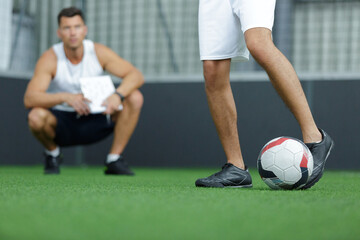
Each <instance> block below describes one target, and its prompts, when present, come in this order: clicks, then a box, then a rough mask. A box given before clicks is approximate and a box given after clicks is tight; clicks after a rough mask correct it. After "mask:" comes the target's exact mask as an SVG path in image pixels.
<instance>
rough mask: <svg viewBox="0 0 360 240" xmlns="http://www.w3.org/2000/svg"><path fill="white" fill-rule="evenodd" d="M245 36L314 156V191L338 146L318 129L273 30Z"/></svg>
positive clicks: (251, 31) (257, 30) (311, 182)
mask: <svg viewBox="0 0 360 240" xmlns="http://www.w3.org/2000/svg"><path fill="white" fill-rule="evenodd" d="M244 35H245V40H246V44H247V47H248V49H249V51H250V53H251V55H252V56H253V57H254V58H255V60H256V61H257V62H258V63H259V64H260V65H261V66H262V67H263V68H264V70H265V71H266V72H267V74H268V75H269V78H270V80H271V83H272V84H273V86H274V88H275V89H276V91H277V92H278V94H279V95H280V96H281V98H282V99H283V101H284V102H285V104H286V105H287V106H288V107H289V109H290V111H291V112H292V113H293V114H294V116H295V118H296V120H297V122H298V123H299V126H300V128H301V132H302V135H303V140H304V142H305V143H307V146H308V147H309V149H310V151H311V153H312V155H313V158H314V169H313V173H312V175H311V176H310V178H309V180H308V182H307V183H306V185H305V186H304V187H303V189H307V188H310V187H312V186H313V185H314V184H315V183H316V182H318V181H319V180H320V178H321V177H322V174H323V171H324V167H325V163H326V159H327V157H328V156H329V154H330V151H331V149H332V148H333V145H334V143H333V141H332V139H331V138H330V136H329V135H328V134H327V133H326V132H325V131H323V130H319V129H318V127H317V126H316V124H315V121H314V119H313V116H312V114H311V111H310V107H309V105H308V102H307V100H306V97H305V94H304V91H303V89H302V86H301V84H300V81H299V79H298V77H297V75H296V72H295V70H294V68H293V66H292V65H291V64H290V62H289V61H288V60H287V58H286V57H285V56H284V55H283V54H282V53H281V52H280V51H279V50H278V49H277V48H276V47H275V45H274V44H273V41H272V38H271V31H270V30H269V29H267V28H251V29H248V30H247V31H245V34H244Z"/></svg>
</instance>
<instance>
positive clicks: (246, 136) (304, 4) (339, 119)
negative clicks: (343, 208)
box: [0, 0, 360, 168]
mask: <svg viewBox="0 0 360 240" xmlns="http://www.w3.org/2000/svg"><path fill="white" fill-rule="evenodd" d="M69 6H77V7H79V8H81V9H83V11H84V13H85V17H86V24H87V25H88V28H89V33H88V38H89V39H92V40H94V41H96V42H100V43H103V44H105V45H107V46H109V47H111V48H112V49H113V50H114V51H115V52H117V53H118V54H119V55H120V56H122V57H123V58H125V59H127V60H129V61H130V62H132V63H133V64H134V65H135V66H136V67H138V68H139V69H140V70H141V71H142V72H143V73H144V75H145V78H146V82H147V84H146V85H145V86H144V87H143V89H142V91H143V92H144V95H145V101H146V102H145V105H144V111H143V114H142V117H141V120H140V123H139V127H138V129H137V130H136V132H135V135H134V137H133V138H132V140H131V142H130V144H129V147H128V149H127V155H128V158H129V161H130V162H133V164H135V165H141V166H217V165H219V163H222V162H223V161H224V154H223V153H222V149H221V146H220V143H219V141H218V139H217V136H216V132H215V128H214V126H213V123H212V120H211V117H210V114H209V113H208V108H207V104H206V97H205V94H204V91H203V77H202V65H201V62H200V61H199V50H198V33H197V27H198V26H197V12H198V1H194V0H102V1H96V0H64V1H52V0H0V31H1V32H0V34H1V38H0V91H1V92H0V97H1V101H0V106H1V109H3V111H2V112H3V117H1V118H0V119H1V120H0V126H1V133H0V143H1V145H0V154H1V155H0V156H1V157H0V164H39V163H41V151H42V148H41V146H40V145H39V144H38V143H37V142H36V141H35V139H33V138H32V136H31V134H30V133H29V131H28V129H27V125H26V113H27V112H26V110H25V109H24V107H23V104H22V97H23V94H24V91H25V88H26V84H27V81H28V80H29V79H30V78H31V75H32V71H33V69H34V66H35V63H36V60H37V59H38V57H39V56H40V55H41V54H42V52H44V51H45V50H46V49H48V48H49V47H51V45H53V44H54V43H57V42H58V41H59V40H58V38H57V36H56V29H57V19H56V17H57V14H58V12H59V11H60V10H61V9H62V8H64V7H69ZM273 39H274V42H275V44H276V45H277V46H278V47H279V49H280V50H281V51H282V52H283V53H284V54H285V55H286V56H287V57H288V58H289V60H290V61H291V62H292V63H293V65H294V67H295V69H296V71H297V72H298V74H299V77H300V79H301V81H302V83H303V87H304V90H305V92H306V95H307V97H308V100H309V104H310V106H311V108H312V110H313V113H314V117H315V119H316V121H317V122H318V124H319V126H320V127H323V128H325V129H326V130H327V131H328V132H329V133H331V134H332V135H334V138H335V140H336V148H335V150H334V153H333V155H332V156H331V159H332V160H331V159H330V162H329V164H330V166H333V167H334V168H354V167H356V168H360V166H359V163H358V162H357V161H355V160H354V157H353V153H354V149H356V147H357V146H356V145H355V144H356V142H357V140H356V139H357V138H356V136H357V134H358V133H360V131H359V120H360V112H359V109H360V108H359V106H360V103H359V97H358V95H359V94H358V89H359V88H358V87H359V81H358V80H360V0H294V1H289V0H277V8H276V17H275V25H274V29H273ZM113 80H114V83H115V84H118V83H119V81H120V79H117V78H115V77H114V78H113ZM231 80H232V83H233V91H234V93H235V100H236V103H237V106H238V115H239V131H240V140H241V143H242V147H243V149H244V152H245V153H244V154H245V157H246V158H247V159H248V160H247V159H246V161H248V162H249V165H250V166H254V165H255V159H256V157H257V156H256V155H257V153H258V151H259V150H260V149H261V147H262V145H263V144H264V143H265V142H266V141H268V140H269V139H271V138H273V137H276V136H279V135H292V136H294V137H298V138H301V136H300V131H299V129H298V126H297V124H296V122H295V121H294V119H293V117H292V116H291V114H290V113H289V111H288V110H287V109H286V107H285V106H284V104H282V102H281V101H280V99H279V98H278V97H277V96H276V94H275V92H274V91H273V90H272V89H271V86H270V84H269V81H268V78H267V76H266V74H265V73H264V72H263V70H262V69H261V67H259V66H258V65H257V63H256V62H255V61H254V60H253V59H252V58H251V59H250V61H248V62H235V63H232V69H231ZM170 133H173V134H170ZM170 140H171V141H170ZM110 141H111V139H108V140H107V141H106V142H103V143H100V144H99V145H95V146H90V147H86V148H84V147H75V148H69V149H66V150H65V151H66V152H67V156H68V158H67V159H68V160H67V163H68V164H102V161H103V159H104V154H106V151H107V147H108V144H109V142H110ZM352 144H353V145H352ZM19 149H23V150H22V151H19ZM90 153H91V154H90ZM130 159H132V160H130ZM331 162H333V165H331ZM344 162H345V163H344Z"/></svg>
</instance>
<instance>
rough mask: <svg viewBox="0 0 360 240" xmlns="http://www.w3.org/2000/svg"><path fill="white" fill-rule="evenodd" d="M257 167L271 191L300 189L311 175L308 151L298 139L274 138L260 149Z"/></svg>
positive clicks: (310, 157) (310, 158) (310, 161)
mask: <svg viewBox="0 0 360 240" xmlns="http://www.w3.org/2000/svg"><path fill="white" fill-rule="evenodd" d="M257 167H258V171H259V174H260V176H261V178H262V180H263V181H264V182H265V183H266V184H267V185H268V186H269V187H270V188H272V189H287V190H291V189H300V188H301V187H303V186H304V185H305V184H306V182H307V181H308V179H309V177H310V176H311V174H312V171H313V167H314V161H313V157H312V154H311V152H310V150H309V149H308V148H307V146H306V145H305V144H304V143H303V142H301V141H300V140H298V139H295V138H291V137H278V138H275V139H273V140H271V141H269V142H268V143H266V144H265V146H264V147H263V148H262V149H261V152H260V154H259V157H258V160H257Z"/></svg>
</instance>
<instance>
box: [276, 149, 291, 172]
mask: <svg viewBox="0 0 360 240" xmlns="http://www.w3.org/2000/svg"><path fill="white" fill-rule="evenodd" d="M275 165H276V166H277V167H279V168H280V169H282V170H285V169H288V168H289V167H291V166H293V165H294V154H293V153H292V152H290V151H289V150H287V149H282V150H281V151H279V152H277V153H276V156H275Z"/></svg>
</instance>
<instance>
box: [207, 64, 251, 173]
mask: <svg viewBox="0 0 360 240" xmlns="http://www.w3.org/2000/svg"><path fill="white" fill-rule="evenodd" d="M230 62H231V60H230V59H226V60H217V61H213V60H207V61H204V62H203V65H204V77H205V90H206V95H207V100H208V104H209V108H210V113H211V115H212V118H213V120H214V123H215V126H216V130H217V133H218V135H219V138H220V141H221V144H222V146H223V148H224V151H225V154H226V157H227V161H228V162H229V163H232V164H233V165H235V166H237V167H239V168H242V169H244V168H245V166H244V161H243V157H242V154H241V150H240V143H239V134H238V129H237V112H236V106H235V101H234V97H233V94H232V91H231V86H230V80H229V78H230V76H229V74H230Z"/></svg>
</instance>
